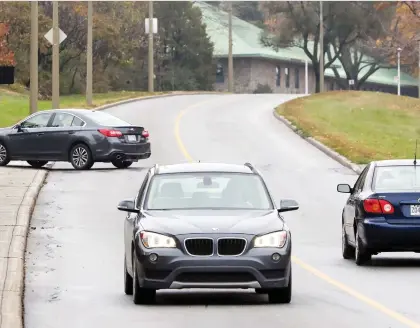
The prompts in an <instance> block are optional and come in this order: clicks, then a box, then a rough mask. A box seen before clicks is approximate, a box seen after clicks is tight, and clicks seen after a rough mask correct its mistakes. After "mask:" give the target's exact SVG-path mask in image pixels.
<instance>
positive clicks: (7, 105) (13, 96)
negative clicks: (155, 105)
mask: <svg viewBox="0 0 420 328" xmlns="http://www.w3.org/2000/svg"><path fill="white" fill-rule="evenodd" d="M158 94H164V92H154V93H149V92H132V91H122V92H110V93H103V94H94V95H93V106H92V107H97V106H101V105H105V104H109V103H113V102H117V101H120V100H124V99H130V98H136V97H143V96H150V95H158ZM87 107H88V106H87V105H86V98H85V96H84V95H71V96H61V97H60V108H87ZM45 109H51V100H41V101H39V102H38V110H45ZM28 115H29V96H28V95H27V94H25V93H23V91H21V90H19V92H16V91H14V90H13V91H12V90H10V89H0V127H4V126H10V125H12V124H14V123H16V122H17V121H19V120H20V119H22V118H24V117H26V116H28Z"/></svg>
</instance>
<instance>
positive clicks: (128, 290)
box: [124, 254, 134, 295]
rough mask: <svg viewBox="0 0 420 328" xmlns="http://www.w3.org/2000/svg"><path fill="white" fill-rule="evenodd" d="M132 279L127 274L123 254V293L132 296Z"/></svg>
mask: <svg viewBox="0 0 420 328" xmlns="http://www.w3.org/2000/svg"><path fill="white" fill-rule="evenodd" d="M133 286H134V285H133V277H131V276H130V274H129V273H128V272H127V260H126V257H125V254H124V293H125V294H126V295H133Z"/></svg>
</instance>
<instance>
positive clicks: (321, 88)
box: [319, 1, 324, 92]
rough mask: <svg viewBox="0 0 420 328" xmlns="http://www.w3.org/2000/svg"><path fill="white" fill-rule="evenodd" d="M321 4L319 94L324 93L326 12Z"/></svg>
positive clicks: (320, 3)
mask: <svg viewBox="0 0 420 328" xmlns="http://www.w3.org/2000/svg"><path fill="white" fill-rule="evenodd" d="M322 7H323V6H322V1H320V2H319V51H320V55H319V92H324V12H323V8H322Z"/></svg>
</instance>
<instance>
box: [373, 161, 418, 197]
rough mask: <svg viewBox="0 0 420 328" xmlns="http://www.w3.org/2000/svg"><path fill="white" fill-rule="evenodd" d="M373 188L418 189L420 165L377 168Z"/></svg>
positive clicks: (378, 189)
mask: <svg viewBox="0 0 420 328" xmlns="http://www.w3.org/2000/svg"><path fill="white" fill-rule="evenodd" d="M372 187H373V189H374V190H377V191H381V190H384V191H385V190H395V191H418V190H419V189H420V166H419V167H417V168H416V167H415V166H414V165H401V166H380V167H376V168H375V173H374V177H373V186H372Z"/></svg>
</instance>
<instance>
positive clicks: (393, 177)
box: [337, 159, 420, 265]
mask: <svg viewBox="0 0 420 328" xmlns="http://www.w3.org/2000/svg"><path fill="white" fill-rule="evenodd" d="M419 164H420V163H419ZM337 191H338V192H342V193H349V194H350V196H349V198H348V199H347V202H346V205H345V206H344V209H343V214H342V253H343V257H344V258H345V259H351V258H354V259H355V261H356V264H357V265H363V264H365V263H367V262H369V261H370V260H371V258H372V255H377V254H378V253H381V252H416V253H418V252H420V166H418V165H416V163H415V161H414V160H409V159H404V160H384V161H376V162H371V163H369V164H368V165H367V166H366V167H365V169H364V170H363V171H362V173H361V174H360V175H359V178H358V179H357V181H356V183H355V185H354V186H353V187H351V186H349V185H348V184H339V185H338V186H337Z"/></svg>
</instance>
